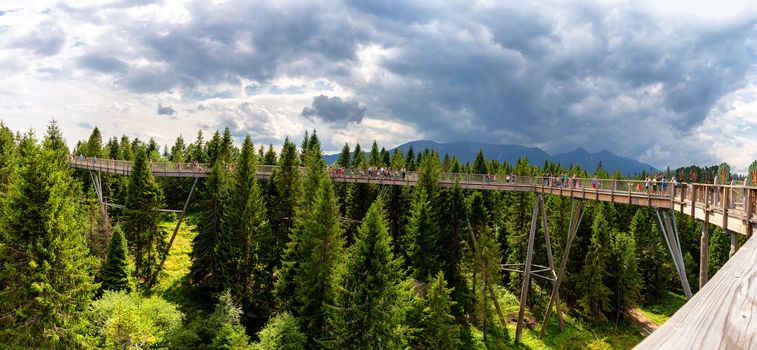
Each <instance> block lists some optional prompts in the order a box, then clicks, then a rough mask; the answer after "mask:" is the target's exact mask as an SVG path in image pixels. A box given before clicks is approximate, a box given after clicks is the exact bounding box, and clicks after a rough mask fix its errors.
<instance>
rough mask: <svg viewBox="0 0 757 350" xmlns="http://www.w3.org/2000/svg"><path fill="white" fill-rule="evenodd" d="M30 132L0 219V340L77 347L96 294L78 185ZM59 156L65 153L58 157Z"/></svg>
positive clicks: (22, 344) (41, 346) (23, 345)
mask: <svg viewBox="0 0 757 350" xmlns="http://www.w3.org/2000/svg"><path fill="white" fill-rule="evenodd" d="M61 153H62V151H61V150H55V149H52V148H46V149H40V147H39V145H37V142H36V140H35V138H34V135H33V133H31V132H30V133H29V134H27V135H26V136H24V138H23V139H22V140H21V142H20V144H19V155H20V157H19V158H17V159H16V160H17V162H18V164H17V167H15V170H14V172H15V175H14V176H12V179H13V181H11V183H10V187H9V189H8V193H7V196H6V198H5V201H6V204H5V206H4V208H3V215H0V232H2V235H0V340H1V341H2V343H3V345H4V346H7V347H8V348H12V349H26V348H29V349H65V348H78V347H81V345H82V344H80V342H81V339H82V337H81V336H80V335H79V334H80V333H79V332H81V331H82V329H81V327H82V325H83V323H82V315H83V312H84V310H85V309H86V307H87V305H88V304H89V302H90V300H91V297H92V295H93V292H94V291H95V289H96V288H97V287H96V285H95V284H94V283H93V272H94V271H93V270H94V268H95V265H96V262H95V259H94V258H92V257H90V256H89V253H88V249H87V247H86V243H85V238H84V221H83V217H82V216H81V213H82V211H80V210H79V194H80V191H81V189H80V187H79V185H78V183H76V182H75V180H74V179H73V177H72V174H71V170H70V168H68V167H67V166H62V165H61V164H60V163H59V162H58V161H57V159H59V157H60V156H61ZM63 156H64V157H65V153H63Z"/></svg>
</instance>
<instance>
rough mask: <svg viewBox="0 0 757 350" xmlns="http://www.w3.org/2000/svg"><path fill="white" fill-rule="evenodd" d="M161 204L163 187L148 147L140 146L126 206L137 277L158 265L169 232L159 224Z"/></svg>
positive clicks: (145, 276)
mask: <svg viewBox="0 0 757 350" xmlns="http://www.w3.org/2000/svg"><path fill="white" fill-rule="evenodd" d="M162 206H163V191H162V190H161V188H160V186H158V184H157V183H156V182H155V178H154V177H153V176H152V172H151V171H150V168H149V166H148V164H147V150H146V149H145V148H144V147H139V148H138V149H137V154H136V159H135V162H134V165H133V166H132V169H131V175H130V176H129V192H128V195H127V197H126V209H125V210H124V233H125V234H126V240H127V242H128V243H129V244H130V248H131V250H132V251H133V252H134V262H135V276H136V277H137V278H141V279H144V280H147V279H149V278H150V277H151V276H152V272H153V270H154V269H155V268H157V264H158V254H159V251H162V249H161V248H163V245H164V241H163V239H164V238H165V235H166V233H165V232H163V231H162V230H161V229H160V227H159V226H158V224H159V223H160V212H158V211H157V209H159V208H161V207H162Z"/></svg>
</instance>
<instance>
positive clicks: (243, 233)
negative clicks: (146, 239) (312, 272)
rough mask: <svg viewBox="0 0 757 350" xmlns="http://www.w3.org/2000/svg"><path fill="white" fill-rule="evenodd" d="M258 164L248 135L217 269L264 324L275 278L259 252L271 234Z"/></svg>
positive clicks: (237, 297)
mask: <svg viewBox="0 0 757 350" xmlns="http://www.w3.org/2000/svg"><path fill="white" fill-rule="evenodd" d="M256 164H257V162H256V159H255V148H254V146H253V144H252V140H251V139H250V137H249V135H248V136H247V137H246V138H245V140H244V142H243V144H242V149H241V153H240V156H239V159H238V161H237V165H236V169H235V171H234V173H233V174H232V179H231V185H230V188H231V193H230V194H229V200H228V201H226V203H225V204H224V207H223V212H224V213H223V215H224V216H223V219H222V222H221V225H222V226H221V227H222V230H221V237H220V238H219V245H218V248H217V252H218V253H219V254H218V263H219V268H218V269H217V271H218V273H219V277H220V281H221V282H220V287H221V288H223V289H227V288H229V289H231V292H232V295H233V296H234V298H235V300H237V301H239V302H243V303H244V305H243V308H244V310H245V314H246V315H247V317H248V318H250V319H251V322H252V323H253V324H254V325H256V326H262V323H263V322H264V320H265V319H267V317H268V314H269V313H270V312H271V301H272V299H273V294H272V293H273V289H272V288H273V281H272V277H271V274H272V271H270V270H268V271H266V270H264V269H263V268H262V267H263V265H262V264H261V261H260V259H259V255H258V254H256V253H258V242H259V241H260V240H262V239H265V238H266V237H268V236H269V235H270V234H271V233H270V227H269V225H268V219H267V213H266V206H265V201H264V200H265V199H264V197H263V196H262V194H261V191H260V187H259V185H258V181H257V179H256V177H255V166H256Z"/></svg>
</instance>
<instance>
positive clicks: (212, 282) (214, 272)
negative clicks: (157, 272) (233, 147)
mask: <svg viewBox="0 0 757 350" xmlns="http://www.w3.org/2000/svg"><path fill="white" fill-rule="evenodd" d="M228 183H229V180H228V174H227V172H226V169H225V167H224V166H223V165H221V163H220V162H217V163H215V164H214V165H213V168H212V169H211V171H210V175H208V178H207V179H206V180H205V191H204V193H203V196H202V199H201V208H202V212H201V218H202V219H201V220H200V221H199V225H198V233H197V236H195V238H194V240H193V241H192V252H191V253H190V254H189V257H190V259H191V261H192V266H191V267H190V270H189V280H190V281H191V284H192V286H194V289H195V291H196V292H198V293H200V294H201V295H202V296H203V297H204V298H205V299H206V300H207V299H209V298H210V295H212V294H213V293H218V292H220V291H221V290H223V281H222V280H221V279H219V277H220V276H221V266H220V264H221V262H220V261H219V259H220V258H219V255H220V254H221V253H222V252H221V251H220V249H221V248H220V246H219V242H220V239H221V234H222V233H221V229H222V226H221V222H222V220H223V217H224V206H225V203H226V201H227V200H228V188H227V186H228Z"/></svg>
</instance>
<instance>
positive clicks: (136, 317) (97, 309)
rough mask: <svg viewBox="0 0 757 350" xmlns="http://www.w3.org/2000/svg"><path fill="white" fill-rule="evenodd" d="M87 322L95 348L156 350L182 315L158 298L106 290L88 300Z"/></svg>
mask: <svg viewBox="0 0 757 350" xmlns="http://www.w3.org/2000/svg"><path fill="white" fill-rule="evenodd" d="M88 316H89V322H90V326H89V327H90V329H91V334H92V335H93V338H94V339H93V341H94V344H92V345H93V346H95V347H98V348H108V349H135V350H136V349H159V348H165V347H167V346H170V345H171V344H170V340H171V339H172V337H173V336H174V333H176V332H177V331H178V330H179V328H180V327H181V322H182V320H183V318H184V315H183V314H182V313H181V311H179V310H178V309H177V308H176V306H175V305H173V304H170V303H168V302H166V301H165V300H163V299H161V298H159V297H150V298H143V297H141V296H139V295H138V294H126V293H125V292H123V291H120V292H113V291H106V292H105V294H103V296H102V298H100V299H98V300H95V301H94V302H92V305H91V306H90V310H89V314H88Z"/></svg>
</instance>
